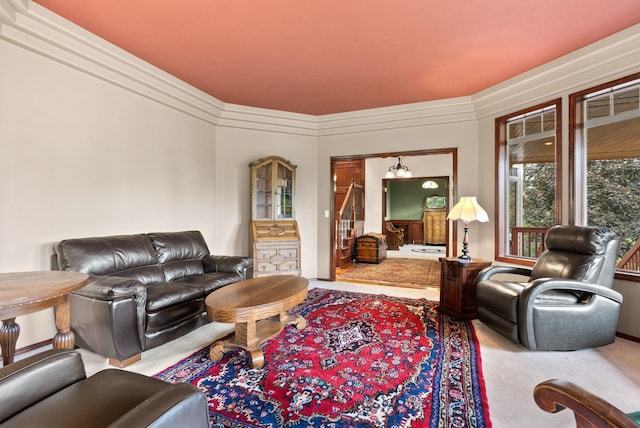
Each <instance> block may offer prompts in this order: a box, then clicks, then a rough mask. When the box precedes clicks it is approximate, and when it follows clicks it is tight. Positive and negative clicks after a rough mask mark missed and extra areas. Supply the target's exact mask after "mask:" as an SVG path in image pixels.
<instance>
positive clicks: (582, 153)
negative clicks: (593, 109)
mask: <svg viewBox="0 0 640 428" xmlns="http://www.w3.org/2000/svg"><path fill="white" fill-rule="evenodd" d="M638 79H640V73H635V74H631V75H629V76H626V77H622V78H620V79H616V80H613V81H610V82H606V83H603V84H601V85H597V86H593V87H591V88H587V89H584V90H582V91H579V92H575V93H573V94H570V95H569V147H568V155H569V165H568V167H569V168H568V174H569V183H568V184H569V186H568V187H569V189H568V191H569V195H568V201H569V218H568V222H569V224H572V225H582V224H584V223H585V219H586V218H587V216H586V214H587V207H586V200H587V194H586V191H585V188H586V186H585V185H586V180H587V177H586V175H587V170H586V167H585V166H584V162H583V160H584V159H585V158H586V156H587V153H586V146H585V144H584V125H585V122H584V102H583V101H584V100H585V99H586V97H587V96H588V95H590V94H592V93H594V92H599V91H604V90H607V89H609V88H612V87H615V86H619V85H624V84H625V83H629V82H632V81H634V80H638ZM614 278H615V279H624V280H627V281H634V282H640V272H638V273H633V272H629V271H623V270H618V268H617V267H616V271H615V276H614Z"/></svg>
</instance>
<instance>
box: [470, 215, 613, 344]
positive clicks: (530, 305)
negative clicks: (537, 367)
mask: <svg viewBox="0 0 640 428" xmlns="http://www.w3.org/2000/svg"><path fill="white" fill-rule="evenodd" d="M545 243H546V248H547V249H546V250H545V251H544V252H543V253H542V254H541V255H540V258H539V259H538V262H537V263H536V264H535V266H534V267H533V268H524V267H510V266H494V267H489V268H487V269H485V270H483V271H482V272H480V274H479V275H478V278H477V286H476V297H477V303H478V319H479V320H480V321H482V322H483V323H484V324H486V325H488V326H489V327H491V328H492V329H494V330H496V331H497V332H499V333H501V334H502V335H504V336H505V337H507V338H509V339H511V340H512V341H514V342H516V343H519V344H521V345H523V346H525V347H527V348H529V349H531V350H537V351H552V350H553V351H570V350H576V349H586V348H595V347H597V346H603V345H607V344H609V343H612V342H613V341H614V340H615V334H616V326H617V323H618V316H619V313H620V305H621V304H622V295H621V294H620V293H618V292H616V291H614V290H612V289H611V286H612V284H613V275H614V272H615V265H616V257H617V251H618V244H619V240H618V237H617V236H616V235H615V234H614V233H613V232H611V231H610V230H609V229H606V228H599V227H581V226H554V227H552V228H551V229H549V230H548V232H547V236H546V239H545ZM496 274H516V275H522V276H528V277H529V279H528V281H525V282H518V281H513V280H498V279H494V278H493V276H495V275H496Z"/></svg>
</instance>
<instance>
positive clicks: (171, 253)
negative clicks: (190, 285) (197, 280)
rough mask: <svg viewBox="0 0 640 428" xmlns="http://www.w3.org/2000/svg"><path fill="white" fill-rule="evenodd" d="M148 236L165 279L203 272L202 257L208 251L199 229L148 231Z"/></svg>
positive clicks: (169, 279)
mask: <svg viewBox="0 0 640 428" xmlns="http://www.w3.org/2000/svg"><path fill="white" fill-rule="evenodd" d="M148 236H149V239H150V240H151V243H152V245H153V247H154V249H155V252H156V255H157V258H158V261H159V262H160V263H161V264H162V268H163V270H164V276H165V278H166V280H167V281H175V280H176V279H180V278H182V277H185V276H192V275H201V274H203V273H204V266H203V264H202V259H203V258H204V257H206V256H208V255H209V254H210V253H209V248H208V247H207V243H206V242H205V240H204V237H203V236H202V233H200V232H199V231H187V232H166V233H150V234H149V235H148Z"/></svg>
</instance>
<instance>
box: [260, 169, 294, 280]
mask: <svg viewBox="0 0 640 428" xmlns="http://www.w3.org/2000/svg"><path fill="white" fill-rule="evenodd" d="M249 168H250V172H251V220H252V221H251V230H250V234H249V235H250V248H251V250H252V251H253V276H254V278H257V277H261V276H267V275H301V273H302V271H301V267H300V231H299V230H298V223H297V222H296V221H295V220H294V208H295V205H294V201H295V198H294V194H295V177H296V175H295V172H296V166H295V165H293V164H292V163H291V162H289V161H288V160H286V159H283V158H281V157H280V156H269V157H266V158H263V159H259V160H257V161H255V162H252V163H250V164H249Z"/></svg>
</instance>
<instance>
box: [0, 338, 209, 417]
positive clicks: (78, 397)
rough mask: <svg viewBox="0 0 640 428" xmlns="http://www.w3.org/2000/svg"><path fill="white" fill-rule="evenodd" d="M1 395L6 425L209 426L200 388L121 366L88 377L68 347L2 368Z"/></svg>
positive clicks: (1, 414)
mask: <svg viewBox="0 0 640 428" xmlns="http://www.w3.org/2000/svg"><path fill="white" fill-rule="evenodd" d="M0 396H1V397H2V400H0V426H2V427H3V428H11V427H20V428H23V427H47V428H57V427H61V428H62V427H64V428H73V427H82V428H84V427H94V428H99V427H107V426H108V427H110V428H118V427H121V428H136V427H155V428H160V427H168V428H169V427H170V428H173V427H190V428H207V427H209V413H208V407H207V397H206V396H205V395H204V393H203V392H202V391H200V390H199V389H198V388H197V387H195V386H193V385H191V384H189V383H177V384H170V383H168V382H165V381H162V380H160V379H154V378H151V377H147V376H144V375H141V374H137V373H132V372H128V371H124V370H117V369H107V370H103V371H101V372H98V373H96V374H95V375H93V376H90V377H87V376H86V374H85V370H84V365H83V363H82V359H81V358H80V354H78V352H76V351H72V350H69V349H53V350H50V351H45V352H43V353H41V354H38V355H34V356H32V357H28V358H25V359H24V360H20V361H17V362H15V363H12V364H9V365H8V366H6V367H2V368H0Z"/></svg>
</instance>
